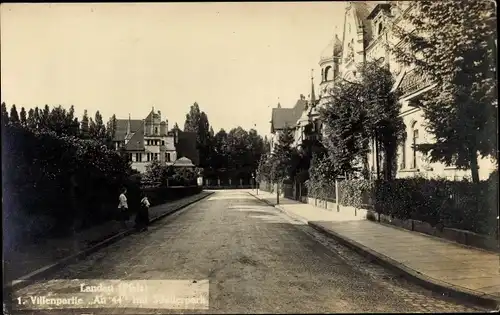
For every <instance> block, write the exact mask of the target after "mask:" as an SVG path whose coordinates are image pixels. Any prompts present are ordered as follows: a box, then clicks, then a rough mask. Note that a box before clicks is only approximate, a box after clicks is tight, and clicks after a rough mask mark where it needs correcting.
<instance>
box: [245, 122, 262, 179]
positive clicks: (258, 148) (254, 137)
mask: <svg viewBox="0 0 500 315" xmlns="http://www.w3.org/2000/svg"><path fill="white" fill-rule="evenodd" d="M248 142H249V148H248V149H249V151H250V165H251V169H252V173H255V171H256V170H257V167H258V165H259V161H260V157H261V156H262V155H263V154H264V140H263V139H262V137H261V136H260V135H259V134H258V133H257V130H255V129H250V131H249V132H248Z"/></svg>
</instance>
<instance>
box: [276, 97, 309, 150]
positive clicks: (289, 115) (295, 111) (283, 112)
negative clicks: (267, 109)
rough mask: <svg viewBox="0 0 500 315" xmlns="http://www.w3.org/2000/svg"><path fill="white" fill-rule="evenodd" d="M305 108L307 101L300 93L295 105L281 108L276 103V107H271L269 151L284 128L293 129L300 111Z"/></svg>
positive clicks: (300, 113)
mask: <svg viewBox="0 0 500 315" xmlns="http://www.w3.org/2000/svg"><path fill="white" fill-rule="evenodd" d="M306 108H307V101H306V98H305V97H304V95H300V99H299V100H297V103H295V106H294V107H292V108H282V107H281V105H280V104H279V103H278V107H277V108H273V110H272V116H271V135H272V136H271V141H270V142H271V148H270V149H271V152H272V151H273V150H274V146H275V144H276V143H277V141H278V139H279V134H280V133H281V132H282V131H283V130H284V129H285V128H286V127H288V128H290V129H293V130H295V128H296V127H297V121H298V120H299V118H300V117H301V115H302V112H303V111H304V110H305V109H306Z"/></svg>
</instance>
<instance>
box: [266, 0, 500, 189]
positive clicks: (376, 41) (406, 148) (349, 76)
mask: <svg viewBox="0 0 500 315" xmlns="http://www.w3.org/2000/svg"><path fill="white" fill-rule="evenodd" d="M411 9H412V2H410V1H366V2H360V1H356V2H347V3H346V6H345V12H344V21H343V27H342V30H341V31H337V32H336V34H335V35H334V38H333V39H332V40H331V41H330V42H329V44H328V46H327V47H326V48H325V50H324V51H323V52H322V54H321V56H320V62H319V66H320V71H321V82H320V85H319V94H318V95H319V100H316V99H315V98H314V85H313V86H312V90H313V91H312V93H311V96H312V97H311V99H310V100H309V102H308V104H309V106H304V111H303V113H302V114H301V115H299V114H296V115H297V120H296V123H295V125H296V126H302V127H301V128H302V129H304V128H305V126H306V125H307V124H306V122H305V120H306V117H308V118H309V123H311V124H312V125H313V126H315V127H316V126H317V128H318V129H317V130H318V132H321V129H322V128H321V121H320V117H319V109H320V108H321V107H323V106H325V104H327V103H330V100H331V99H330V97H331V96H330V95H331V94H330V93H331V89H332V87H333V84H334V82H335V80H337V79H338V78H342V79H343V80H346V81H349V82H356V81H357V80H359V79H360V73H358V71H357V69H358V68H359V66H360V65H362V64H363V63H364V62H367V61H373V60H377V61H379V62H381V63H382V64H384V65H386V66H388V67H389V70H390V71H391V73H392V74H393V76H394V79H395V84H394V86H393V88H392V90H393V91H395V90H398V92H399V94H400V95H401V97H400V100H399V101H400V103H401V111H400V116H401V117H402V118H403V121H404V124H405V128H406V135H407V137H406V141H405V143H403V144H402V145H401V146H400V148H399V150H398V157H397V159H398V161H397V173H396V177H397V178H403V177H411V176H425V177H444V178H447V179H450V180H461V179H463V178H465V177H469V174H470V171H468V170H458V169H457V168H456V167H446V166H445V165H443V164H441V163H430V161H429V159H428V157H426V156H425V155H424V154H422V153H421V152H419V151H417V150H416V149H415V145H417V144H422V143H432V141H433V137H432V135H431V134H429V133H428V132H426V130H425V121H424V117H423V113H422V111H421V109H420V108H419V107H418V99H419V97H420V96H422V95H424V93H426V92H427V91H429V90H430V89H432V88H434V87H435V85H433V83H432V82H430V81H429V80H428V78H426V77H425V76H424V77H421V76H419V75H417V74H416V72H415V71H413V69H412V67H403V66H401V65H400V64H398V63H397V62H396V60H395V58H394V56H393V55H392V54H391V53H390V51H389V49H387V46H388V45H389V46H390V45H397V44H398V39H397V37H396V36H395V33H394V31H393V30H394V26H395V25H396V26H399V27H402V28H404V29H406V30H407V31H411V30H409V29H408V27H407V26H408V25H407V23H405V19H404V17H405V14H407V13H408V12H409V10H411ZM279 114H281V113H280V112H279V111H276V112H275V111H274V109H273V120H272V121H277V120H279V119H278V117H276V116H277V115H279ZM302 134H303V133H301V132H298V131H296V145H300V142H301V141H302V140H303V136H301V135H302ZM373 152H375V143H371V153H370V154H369V155H368V164H369V168H370V170H371V174H372V175H373V174H374V173H375V168H376V167H375V166H376V155H375V154H374V153H373ZM380 160H382V159H380ZM494 170H495V163H493V161H491V160H490V159H488V158H480V159H479V173H480V174H479V175H480V178H481V179H486V178H487V177H488V176H489V175H490V174H491V172H493V171H494Z"/></svg>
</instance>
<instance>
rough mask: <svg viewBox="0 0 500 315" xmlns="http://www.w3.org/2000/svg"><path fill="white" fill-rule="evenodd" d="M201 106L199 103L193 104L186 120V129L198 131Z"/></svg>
mask: <svg viewBox="0 0 500 315" xmlns="http://www.w3.org/2000/svg"><path fill="white" fill-rule="evenodd" d="M200 115H201V112H200V106H199V105H198V103H196V102H195V103H194V104H193V105H191V108H190V110H189V113H187V114H186V121H185V122H184V131H187V132H198V126H199V121H200Z"/></svg>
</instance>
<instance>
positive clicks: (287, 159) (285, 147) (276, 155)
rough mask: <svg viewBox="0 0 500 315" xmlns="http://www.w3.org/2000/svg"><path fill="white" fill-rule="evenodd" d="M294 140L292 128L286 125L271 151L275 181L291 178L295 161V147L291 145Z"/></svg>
mask: <svg viewBox="0 0 500 315" xmlns="http://www.w3.org/2000/svg"><path fill="white" fill-rule="evenodd" d="M293 142H294V135H293V130H292V129H291V128H289V127H286V128H285V129H284V130H283V131H282V132H281V133H280V134H279V136H278V142H277V143H276V147H275V149H274V151H273V161H274V163H273V175H274V176H273V177H274V179H275V181H276V182H278V183H279V182H281V181H283V180H284V179H286V178H291V177H292V176H293V172H294V167H295V166H296V165H294V164H295V163H296V162H297V161H296V160H295V161H294V158H296V156H297V152H296V149H295V148H294V147H293V146H292V145H293ZM294 162H295V163H294Z"/></svg>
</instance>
